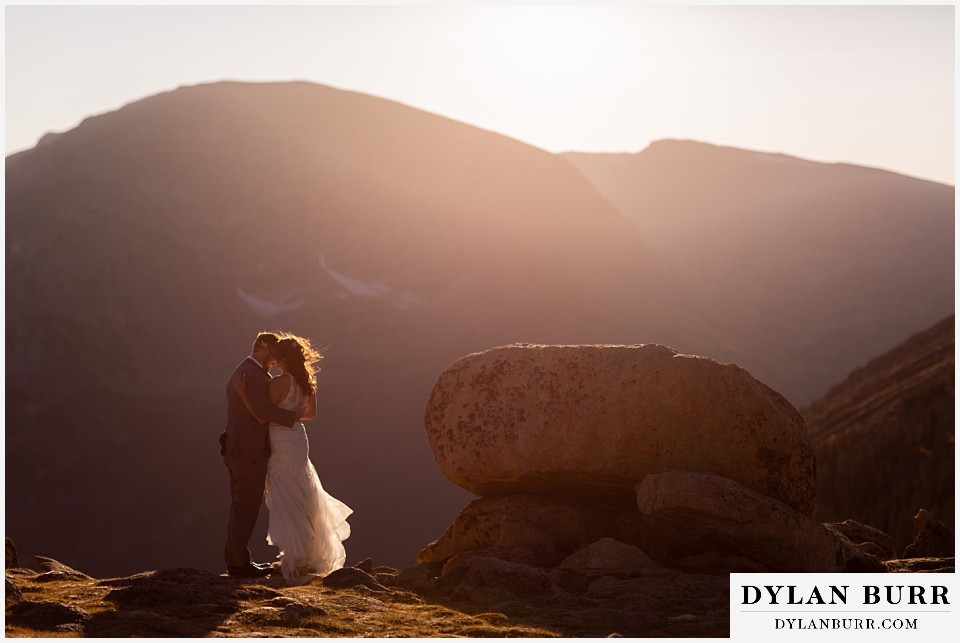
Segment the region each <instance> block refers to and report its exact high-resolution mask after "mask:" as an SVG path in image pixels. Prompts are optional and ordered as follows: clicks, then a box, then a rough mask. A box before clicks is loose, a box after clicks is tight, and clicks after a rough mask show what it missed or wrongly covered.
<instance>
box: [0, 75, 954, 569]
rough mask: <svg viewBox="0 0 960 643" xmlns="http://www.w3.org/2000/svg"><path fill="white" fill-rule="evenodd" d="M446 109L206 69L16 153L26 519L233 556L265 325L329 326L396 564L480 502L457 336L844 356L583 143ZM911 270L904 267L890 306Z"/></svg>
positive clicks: (318, 337) (94, 551)
mask: <svg viewBox="0 0 960 643" xmlns="http://www.w3.org/2000/svg"><path fill="white" fill-rule="evenodd" d="M130 107H132V108H130ZM436 119H440V120H435V119H434V117H432V116H431V115H429V114H425V113H420V112H419V111H418V110H416V109H414V108H409V107H405V106H401V108H397V107H396V104H394V103H393V102H392V101H388V100H386V99H379V98H378V99H372V98H371V100H367V97H365V96H364V95H362V94H358V93H355V92H344V91H342V90H335V89H332V88H324V87H320V86H314V85H311V84H309V83H295V84H293V85H288V84H285V83H277V84H259V83H226V84H218V83H213V84H205V85H200V86H193V87H188V88H184V89H181V90H174V91H171V92H166V93H164V94H161V95H158V96H153V97H148V98H146V99H141V100H140V101H135V102H133V103H131V104H130V105H128V106H125V107H124V108H121V109H119V110H117V111H115V112H111V113H107V114H102V115H98V116H95V117H91V119H88V120H86V121H84V123H83V124H81V125H82V127H81V126H78V127H77V128H75V129H74V130H71V131H68V132H65V133H62V134H59V135H57V136H56V137H54V138H52V139H50V140H48V141H47V143H45V144H44V145H43V146H38V147H36V148H34V149H33V150H29V151H27V152H22V153H18V154H17V155H16V158H15V159H12V158H8V161H7V170H6V171H7V174H6V186H7V203H6V205H7V229H6V230H7V234H6V244H7V245H6V252H7V263H6V269H7V297H8V302H9V303H11V305H10V306H8V309H7V335H6V337H7V344H6V345H7V369H8V371H7V373H8V377H7V400H8V406H7V412H8V416H7V421H8V423H7V433H6V436H7V447H8V449H7V460H6V465H7V512H8V513H7V517H8V525H10V527H11V530H16V531H11V535H13V536H15V537H16V538H17V540H18V542H22V543H25V544H27V545H28V546H30V547H34V548H36V549H35V551H36V552H37V553H42V552H43V551H56V552H58V553H60V554H61V555H63V556H64V559H65V560H66V561H67V562H68V563H69V564H71V565H75V566H77V567H80V568H83V569H88V570H90V571H91V572H93V573H95V574H99V575H104V574H116V573H120V572H123V571H129V570H130V569H143V568H174V567H196V568H208V567H212V568H214V569H216V568H217V567H216V566H217V565H218V564H219V563H218V562H217V561H219V560H220V557H221V551H220V548H221V543H220V542H219V541H220V535H219V534H220V533H221V531H222V530H223V528H224V526H225V521H226V502H227V495H226V494H227V491H226V480H225V478H224V473H225V470H224V469H223V468H222V466H223V465H222V463H221V462H220V459H219V456H218V454H217V445H216V436H217V435H218V434H219V432H220V430H222V421H223V409H222V406H223V400H222V391H223V387H224V384H225V382H224V378H225V377H226V376H227V374H228V373H229V372H230V371H231V369H232V368H233V366H234V365H235V364H236V363H237V362H238V361H239V360H240V359H242V357H243V356H244V355H245V354H246V352H247V351H248V350H249V346H250V343H251V341H252V338H253V337H254V336H255V334H256V332H257V331H259V330H263V329H264V328H272V329H278V330H292V331H295V332H297V333H298V334H302V335H307V336H310V337H312V338H314V339H315V341H316V342H317V343H318V344H319V345H321V346H326V347H328V350H327V351H326V357H325V359H324V361H323V363H322V367H323V370H322V372H321V373H320V376H319V382H318V384H319V395H320V398H321V415H322V418H321V421H319V422H317V423H315V424H312V425H310V426H309V427H308V433H309V435H310V438H311V442H312V443H313V446H314V448H313V449H312V455H313V458H314V462H315V464H316V465H317V468H318V470H319V471H320V476H321V479H322V480H323V482H324V486H325V487H327V488H328V489H329V490H330V491H331V493H332V494H333V495H335V496H337V497H338V498H342V499H343V500H344V502H346V503H347V504H348V505H350V506H352V507H354V508H355V509H356V510H357V512H356V514H355V516H354V518H352V519H351V523H352V524H353V526H354V536H353V537H352V539H351V540H350V541H348V542H347V543H346V545H347V549H348V554H349V552H350V551H355V550H359V551H364V552H367V553H368V554H369V555H372V556H373V557H375V558H376V559H377V560H383V561H384V562H386V563H391V564H397V563H398V562H399V561H406V560H410V559H411V558H412V555H413V553H414V552H415V551H416V550H417V549H419V548H420V547H421V546H422V545H423V543H424V542H427V541H428V540H429V539H430V538H432V537H433V536H435V535H436V534H437V533H439V532H440V530H441V529H442V528H443V527H444V526H446V525H447V524H449V523H450V520H451V519H452V518H453V516H454V514H455V513H456V511H457V510H458V509H459V507H462V506H463V504H464V500H465V498H466V497H467V494H466V492H464V491H463V490H461V489H459V488H456V487H455V486H454V485H452V484H450V483H449V482H448V481H447V480H446V479H445V478H444V477H443V476H442V474H441V473H440V472H439V471H438V470H437V467H436V463H435V461H434V459H433V456H432V454H431V452H430V450H429V447H428V445H427V440H426V436H425V434H424V429H423V410H424V406H425V403H426V400H427V397H428V395H429V392H430V390H431V388H432V387H433V384H434V383H435V382H436V379H437V377H438V375H439V374H440V373H441V372H442V371H443V370H444V368H446V367H447V366H448V365H449V364H450V363H451V362H453V361H454V360H456V359H458V358H459V357H461V356H463V355H465V354H469V353H473V352H477V351H481V350H486V349H488V348H491V347H493V346H498V345H504V344H511V343H516V342H528V343H540V344H590V343H608V344H637V343H659V344H663V345H666V346H672V347H675V348H677V349H678V350H679V351H681V352H684V353H691V354H703V355H707V356H710V357H712V358H715V359H718V360H720V361H727V362H735V363H738V364H740V365H741V366H743V367H744V368H746V369H748V370H749V371H750V372H751V373H752V374H754V375H755V376H757V377H758V378H760V379H761V380H763V381H764V382H765V383H767V384H769V385H771V386H772V387H774V388H775V389H777V390H778V391H779V392H781V393H783V394H784V395H787V396H788V397H790V398H791V399H792V400H794V403H795V404H799V403H800V401H802V399H804V395H808V393H806V391H812V390H814V389H815V388H817V387H824V389H825V388H826V387H827V386H828V385H830V384H831V383H833V382H835V381H838V380H839V379H840V377H841V376H842V375H843V374H845V373H847V372H849V368H846V367H845V366H844V365H845V364H846V363H847V361H849V360H847V361H840V362H838V363H839V366H838V365H837V364H827V365H826V367H823V368H822V369H821V370H820V371H816V372H814V373H813V375H812V376H811V375H810V374H809V373H806V372H803V371H804V368H807V366H805V365H806V364H808V361H809V356H808V355H807V353H810V352H811V351H810V350H809V346H807V345H802V346H792V345H791V344H792V342H791V341H790V339H791V338H790V337H788V339H787V340H784V339H783V336H782V335H781V333H780V332H779V331H778V330H777V331H772V330H764V329H762V328H761V327H760V326H761V325H759V324H752V325H751V324H746V323H744V319H743V316H741V317H736V316H730V315H729V314H725V312H727V311H725V310H724V309H723V308H720V309H712V308H711V307H710V306H709V305H707V304H709V303H710V302H709V301H708V302H707V304H705V303H704V301H703V300H702V297H695V296H694V295H696V294H697V290H696V288H693V289H691V286H690V284H689V283H683V282H682V280H680V279H679V277H680V276H681V275H679V274H678V271H677V269H676V265H674V264H672V263H671V262H670V261H666V260H664V258H663V255H662V252H661V251H660V250H659V249H657V248H656V247H655V245H654V244H653V243H652V241H651V236H650V230H649V229H648V228H646V227H638V226H637V225H636V224H635V222H634V221H632V220H631V219H629V218H628V214H627V213H626V212H624V211H623V210H622V209H621V208H618V207H616V206H615V205H614V204H613V202H612V201H611V199H610V198H609V197H607V196H604V195H603V193H602V191H601V190H599V189H598V188H597V186H596V185H594V184H593V183H591V182H590V181H589V180H588V179H587V178H586V177H585V176H584V175H583V174H582V172H581V171H579V170H577V168H575V167H574V166H573V165H572V164H571V163H570V162H569V160H568V159H565V158H562V157H560V156H558V155H553V154H550V153H548V152H545V151H542V150H538V149H537V148H534V147H532V146H529V145H527V144H525V143H522V142H519V141H513V139H509V138H507V137H504V136H502V135H496V136H493V135H491V134H490V133H488V132H485V131H483V130H480V129H479V128H473V127H472V126H469V125H466V124H458V123H456V122H455V121H451V119H445V117H436ZM904 198H906V197H904ZM860 250H862V249H860ZM906 254H909V253H906ZM928 254H930V255H932V256H933V257H934V258H936V257H938V256H939V251H936V250H932V251H929V252H928ZM950 260H951V261H952V254H951V259H950ZM897 261H898V262H902V261H904V260H903V259H902V258H898V259H897ZM898 265H899V264H898ZM870 268H871V269H873V268H875V266H871V267H870ZM713 272H717V268H716V266H712V267H711V270H709V271H706V273H705V274H708V275H709V274H711V273H713ZM864 274H866V275H867V276H871V274H872V273H870V272H869V270H866V272H865V273H864ZM927 278H928V279H932V278H933V277H932V276H930V275H928V276H927ZM853 282H854V283H855V282H856V280H853ZM951 282H952V278H951ZM693 285H694V286H696V285H697V284H696V280H694V282H693ZM937 287H939V285H937ZM920 290H921V289H919V288H918V286H917V282H916V281H913V282H909V281H908V283H906V284H901V285H900V286H899V290H897V291H895V293H894V294H896V295H897V298H894V299H893V301H892V303H893V304H900V303H901V300H907V295H906V294H905V293H909V294H910V295H911V296H912V295H913V294H916V293H917V292H919V291H920ZM898 293H899V294H898ZM701 294H702V293H701ZM791 296H795V297H797V298H799V299H802V300H803V302H804V304H805V305H806V306H815V305H820V304H821V302H820V299H819V298H818V293H817V291H816V290H815V289H814V290H811V291H810V292H798V293H796V294H795V295H791ZM865 301H867V303H868V304H870V306H872V307H879V308H884V307H886V306H889V305H891V302H890V301H887V300H883V301H879V302H878V301H877V300H876V299H873V300H869V299H868V300H865ZM423 302H426V303H427V305H423ZM829 303H830V302H824V303H823V305H824V306H827V304H829ZM737 305H742V303H740V304H737ZM938 305H939V304H938ZM901 307H902V308H911V307H916V306H915V305H914V304H910V305H909V306H901ZM949 307H950V309H951V310H952V293H951V296H950V300H949ZM934 308H936V306H934ZM866 310H867V311H868V312H869V310H870V308H867V309H866ZM948 312H949V311H948ZM925 315H927V313H926V312H925V311H923V310H920V311H919V312H917V313H915V314H912V316H911V315H906V314H905V316H904V318H903V320H901V321H902V325H904V326H910V332H913V331H914V330H915V328H914V327H913V325H914V324H915V325H916V327H923V324H926V322H923V324H920V323H919V321H918V320H921V321H922V319H923V318H924V317H925ZM746 317H747V318H748V321H749V317H750V315H749V314H747V315H746ZM857 321H858V319H857V318H856V317H853V318H850V317H842V318H841V317H837V320H836V324H837V326H838V328H841V329H843V328H846V327H848V326H849V325H850V324H852V323H856V322H857ZM805 323H806V321H805V320H802V321H801V322H799V323H798V324H799V325H800V326H801V327H802V326H803V325H804V324H805ZM827 330H828V331H829V329H827ZM858 330H860V331H862V330H863V329H862V328H858ZM867 330H870V329H867ZM895 330H897V329H893V330H890V329H889V328H888V329H884V333H882V334H876V333H875V334H871V335H870V337H869V341H864V342H863V344H864V345H865V346H866V348H864V350H866V349H869V348H870V347H872V346H877V345H883V346H884V347H886V346H887V345H889V344H891V343H892V341H891V340H889V339H888V338H889V337H890V336H893V335H895V332H894V331H895ZM818 332H819V333H820V334H819V335H814V336H813V337H814V339H816V338H819V341H821V342H823V343H825V344H829V342H836V341H838V339H837V338H839V340H844V339H845V337H846V336H845V335H843V334H842V333H836V332H834V334H833V335H831V333H830V332H824V331H822V329H820V330H818ZM897 332H899V331H897ZM907 334H908V333H906V332H904V333H903V334H902V335H899V336H906V335H907ZM799 336H800V335H798V337H799ZM899 336H898V338H899ZM876 352H877V353H879V351H876ZM870 356H871V357H872V356H873V354H871V355H870ZM857 363H860V362H857ZM783 365H789V366H788V367H784V366H783ZM808 370H809V369H808ZM796 373H801V374H800V375H797V374H796ZM798 382H799V383H798ZM811 382H813V384H811ZM798 400H799V401H798ZM93 499H95V502H94V501H93ZM40 506H42V507H45V508H47V509H46V510H45V511H43V512H37V511H36V510H35V508H36V507H40ZM145 506H150V507H151V510H150V512H149V514H148V513H145V511H144V507H145ZM217 507H223V515H222V516H219V515H217V510H216V508H217ZM264 513H265V512H264ZM118 522H119V523H121V524H123V525H124V529H123V532H122V533H119V532H117V531H116V530H108V531H107V532H104V530H103V529H102V526H103V525H115V524H117V523H118ZM221 523H223V524H221ZM407 523H409V524H411V525H412V527H411V530H410V533H406V532H398V530H397V529H396V525H398V524H407ZM64 525H69V526H70V529H69V530H65V529H64ZM265 531H266V529H265V520H264V519H263V516H262V520H261V524H260V525H259V526H258V528H257V531H256V532H255V533H257V534H263V533H265ZM384 534H390V537H388V538H384V537H383V535H384ZM74 535H76V537H74ZM251 547H252V548H253V549H254V555H255V556H257V557H258V558H261V559H262V558H264V557H267V556H269V555H272V554H273V553H275V552H272V551H271V550H270V549H269V548H267V547H266V546H265V544H264V543H262V542H254V543H251ZM28 553H29V552H28ZM142 561H149V562H142Z"/></svg>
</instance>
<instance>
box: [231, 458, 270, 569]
mask: <svg viewBox="0 0 960 643" xmlns="http://www.w3.org/2000/svg"><path fill="white" fill-rule="evenodd" d="M223 462H224V464H226V465H227V470H228V471H229V472H230V519H229V521H228V523H227V544H226V546H225V547H224V552H223V557H224V560H225V561H226V563H227V567H242V566H244V565H246V564H248V563H249V562H250V548H249V543H250V536H251V535H253V529H254V527H256V526H257V517H258V516H259V515H260V505H261V504H262V503H263V488H264V485H265V484H266V480H267V461H266V460H248V459H245V458H224V459H223Z"/></svg>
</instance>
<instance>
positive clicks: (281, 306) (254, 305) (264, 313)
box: [236, 286, 307, 319]
mask: <svg viewBox="0 0 960 643" xmlns="http://www.w3.org/2000/svg"><path fill="white" fill-rule="evenodd" d="M236 293H237V296H238V297H240V299H241V300H243V302H244V303H245V304H247V305H248V306H250V308H251V310H253V312H255V313H257V314H258V315H260V316H261V317H263V318H265V319H270V318H271V317H276V316H277V315H279V314H280V313H284V312H286V311H288V310H295V309H297V308H300V307H301V306H303V305H304V304H305V303H307V300H306V299H302V298H301V299H298V300H296V301H293V302H288V303H287V302H277V301H270V300H269V299H262V298H260V297H257V296H256V295H251V294H250V293H248V292H247V291H245V290H244V289H243V288H240V287H239V286H237V288H236Z"/></svg>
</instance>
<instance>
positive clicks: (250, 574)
mask: <svg viewBox="0 0 960 643" xmlns="http://www.w3.org/2000/svg"><path fill="white" fill-rule="evenodd" d="M227 574H228V575H229V576H239V577H241V578H263V577H264V576H269V575H270V570H269V569H260V568H259V567H255V566H254V565H253V563H247V564H246V565H240V566H239V567H235V566H232V565H228V566H227Z"/></svg>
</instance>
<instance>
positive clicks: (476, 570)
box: [438, 552, 554, 597]
mask: <svg viewBox="0 0 960 643" xmlns="http://www.w3.org/2000/svg"><path fill="white" fill-rule="evenodd" d="M463 584H466V585H470V586H493V587H502V588H504V589H508V590H510V591H511V592H513V593H514V594H516V595H517V596H521V597H526V596H542V595H545V594H551V593H553V591H554V587H553V583H551V582H550V579H549V578H548V577H547V575H546V573H544V572H543V570H540V569H537V568H536V567H532V566H530V565H522V564H519V563H511V562H508V561H505V560H500V559H499V558H494V557H492V556H484V555H481V554H476V553H473V552H467V553H465V554H459V555H457V556H454V557H453V558H451V559H450V560H449V561H448V562H447V564H446V565H444V566H443V573H442V574H441V576H440V578H439V580H438V586H439V587H440V589H442V590H444V591H449V592H451V593H452V592H453V591H454V590H455V589H456V588H457V587H458V586H460V585H463Z"/></svg>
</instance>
